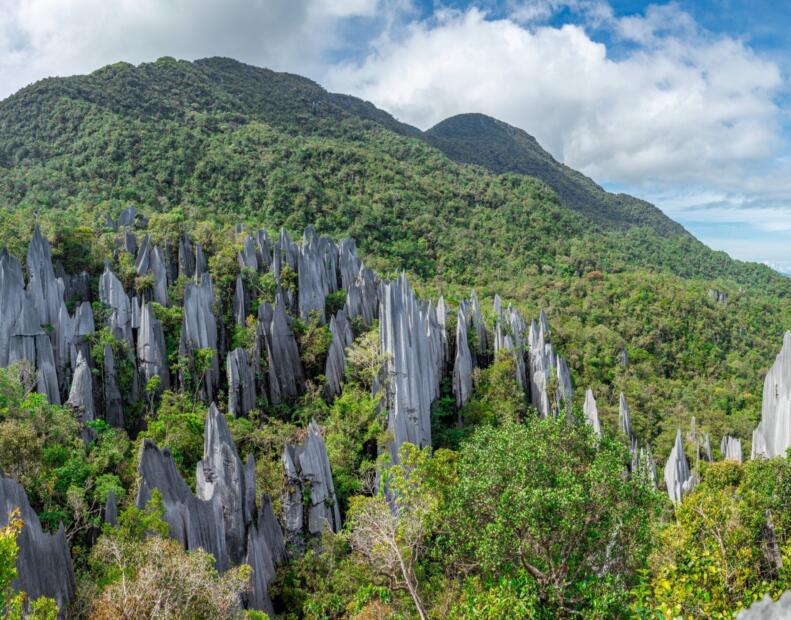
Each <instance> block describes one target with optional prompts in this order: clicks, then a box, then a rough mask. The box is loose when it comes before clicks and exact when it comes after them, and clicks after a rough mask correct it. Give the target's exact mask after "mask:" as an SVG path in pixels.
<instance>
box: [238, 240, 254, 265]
mask: <svg viewBox="0 0 791 620" xmlns="http://www.w3.org/2000/svg"><path fill="white" fill-rule="evenodd" d="M256 246H257V244H256V241H255V239H253V238H252V237H251V236H250V235H245V237H244V239H243V240H242V249H241V250H240V251H239V253H238V254H237V260H238V262H239V268H240V269H245V268H247V269H252V270H253V271H255V272H257V271H258V248H257V247H256Z"/></svg>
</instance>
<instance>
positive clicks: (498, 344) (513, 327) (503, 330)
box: [493, 295, 528, 392]
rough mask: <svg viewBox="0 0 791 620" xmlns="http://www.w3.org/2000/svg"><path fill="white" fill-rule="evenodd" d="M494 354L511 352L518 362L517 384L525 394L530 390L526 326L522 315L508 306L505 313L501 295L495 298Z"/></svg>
mask: <svg viewBox="0 0 791 620" xmlns="http://www.w3.org/2000/svg"><path fill="white" fill-rule="evenodd" d="M494 317H495V328H494V339H493V340H494V354H495V356H497V354H499V353H500V352H501V351H510V352H511V353H512V354H513V356H514V361H515V362H516V383H517V385H518V386H519V387H520V388H521V389H522V390H524V391H525V392H526V391H527V389H528V379H527V369H526V366H525V349H526V347H527V343H526V326H525V320H524V318H523V317H522V315H521V314H519V313H518V312H517V311H516V310H514V308H513V306H511V305H510V304H509V305H508V309H507V310H505V311H503V302H502V300H501V299H500V296H499V295H495V296H494Z"/></svg>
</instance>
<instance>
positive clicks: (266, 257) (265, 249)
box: [255, 230, 272, 271]
mask: <svg viewBox="0 0 791 620" xmlns="http://www.w3.org/2000/svg"><path fill="white" fill-rule="evenodd" d="M255 240H256V243H257V244H258V268H259V269H261V270H263V271H266V270H268V269H269V268H270V267H271V266H272V241H270V239H269V235H268V234H267V233H266V231H265V230H259V231H258V232H257V233H256V236H255Z"/></svg>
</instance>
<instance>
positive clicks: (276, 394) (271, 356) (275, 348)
mask: <svg viewBox="0 0 791 620" xmlns="http://www.w3.org/2000/svg"><path fill="white" fill-rule="evenodd" d="M258 320H259V322H260V323H261V325H262V328H263V336H264V346H265V350H266V351H267V359H268V360H269V389H270V392H269V396H270V402H272V403H273V404H277V403H279V402H281V401H282V399H284V398H291V397H294V396H297V395H298V394H300V393H302V391H303V389H304V384H305V374H304V372H303V370H302V360H301V359H300V357H299V348H298V347H297V340H296V338H295V337H294V331H293V330H292V328H291V319H290V318H289V316H288V314H287V313H286V304H285V301H284V299H283V294H282V293H281V292H278V293H277V295H276V298H275V306H274V308H273V307H272V306H270V305H269V304H267V303H265V302H264V303H262V304H261V305H260V306H259V307H258Z"/></svg>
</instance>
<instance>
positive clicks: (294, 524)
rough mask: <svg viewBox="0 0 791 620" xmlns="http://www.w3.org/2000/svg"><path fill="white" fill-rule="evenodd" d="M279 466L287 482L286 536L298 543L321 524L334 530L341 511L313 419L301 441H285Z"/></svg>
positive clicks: (284, 510)
mask: <svg viewBox="0 0 791 620" xmlns="http://www.w3.org/2000/svg"><path fill="white" fill-rule="evenodd" d="M283 468H284V471H285V475H286V483H287V489H286V491H285V493H284V496H283V514H284V521H285V523H286V531H287V534H288V536H289V539H290V540H293V541H295V542H296V543H297V544H300V543H301V542H304V536H305V535H306V534H311V535H317V534H321V532H322V530H323V529H324V527H325V526H327V527H329V528H330V529H331V530H332V531H333V532H337V531H338V530H339V529H340V527H341V515H340V510H339V509H338V500H337V498H336V497H335V486H334V485H333V482H332V471H331V470H330V461H329V458H328V457H327V448H326V447H325V445H324V439H322V437H321V430H320V429H319V427H318V425H317V424H316V422H315V421H312V422H311V423H310V424H309V425H308V428H307V432H306V434H305V439H304V440H303V441H302V443H301V444H297V445H289V444H286V446H285V448H284V449H283ZM308 498H309V500H308ZM303 502H306V503H303ZM298 513H299V514H298ZM305 528H306V529H305Z"/></svg>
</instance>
